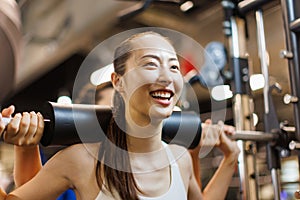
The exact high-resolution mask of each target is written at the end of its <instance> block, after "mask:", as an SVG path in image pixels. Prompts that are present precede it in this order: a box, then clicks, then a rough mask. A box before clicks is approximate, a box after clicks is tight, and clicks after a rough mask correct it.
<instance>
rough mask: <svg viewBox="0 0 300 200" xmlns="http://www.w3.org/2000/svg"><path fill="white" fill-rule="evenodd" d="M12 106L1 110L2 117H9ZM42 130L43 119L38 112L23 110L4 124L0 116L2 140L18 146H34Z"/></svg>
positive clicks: (12, 110)
mask: <svg viewBox="0 0 300 200" xmlns="http://www.w3.org/2000/svg"><path fill="white" fill-rule="evenodd" d="M14 111H15V107H14V106H9V107H8V108H5V109H3V110H2V113H1V114H2V116H3V117H11V116H12V114H13V113H14ZM43 130H44V119H43V116H42V115H41V114H40V113H35V112H33V111H32V112H30V113H28V112H23V113H22V114H21V113H17V114H15V116H14V117H13V118H12V119H11V121H10V123H9V124H7V125H6V126H5V125H4V123H3V122H2V117H1V116H0V136H1V137H2V138H3V140H4V142H6V143H9V144H14V145H18V146H35V145H37V144H38V143H39V142H40V139H41V137H42V134H43Z"/></svg>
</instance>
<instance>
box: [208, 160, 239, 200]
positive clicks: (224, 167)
mask: <svg viewBox="0 0 300 200" xmlns="http://www.w3.org/2000/svg"><path fill="white" fill-rule="evenodd" d="M236 168H237V156H235V155H232V156H228V157H224V158H223V160H222V162H221V164H220V166H219V167H218V169H217V171H216V172H215V174H214V176H213V177H212V179H211V180H210V181H209V183H208V184H207V186H206V187H205V189H204V191H203V197H204V199H207V200H213V199H216V200H220V199H225V196H226V194H227V191H228V188H229V185H230V183H231V180H232V176H233V174H234V172H235V171H236Z"/></svg>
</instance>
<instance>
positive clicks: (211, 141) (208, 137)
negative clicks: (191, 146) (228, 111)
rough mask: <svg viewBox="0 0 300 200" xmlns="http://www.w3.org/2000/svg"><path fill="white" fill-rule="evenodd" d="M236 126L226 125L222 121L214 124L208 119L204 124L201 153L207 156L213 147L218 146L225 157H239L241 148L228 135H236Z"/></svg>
mask: <svg viewBox="0 0 300 200" xmlns="http://www.w3.org/2000/svg"><path fill="white" fill-rule="evenodd" d="M234 134H235V127H233V126H230V125H226V124H224V123H223V122H222V121H219V122H218V124H212V122H211V120H210V119H208V120H206V121H205V123H204V124H202V136H201V142H200V146H201V148H200V155H199V156H201V157H202V156H205V155H206V154H207V152H208V151H210V150H211V149H212V148H213V147H215V146H216V147H218V148H219V149H220V150H221V151H222V152H223V154H224V156H225V157H228V156H230V157H232V158H234V159H237V158H238V155H239V153H240V149H239V148H238V146H237V143H236V141H233V140H231V139H230V138H229V137H227V135H234Z"/></svg>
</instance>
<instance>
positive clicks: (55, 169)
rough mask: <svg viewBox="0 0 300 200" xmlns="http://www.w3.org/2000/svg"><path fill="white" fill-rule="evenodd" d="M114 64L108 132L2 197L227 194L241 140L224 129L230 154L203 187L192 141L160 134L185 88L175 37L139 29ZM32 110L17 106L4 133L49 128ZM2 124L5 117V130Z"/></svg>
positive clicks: (130, 199) (195, 197) (132, 199)
mask: <svg viewBox="0 0 300 200" xmlns="http://www.w3.org/2000/svg"><path fill="white" fill-rule="evenodd" d="M113 64H114V72H113V73H112V75H111V81H112V84H113V87H114V89H115V92H114V98H113V109H112V110H113V116H112V118H111V119H110V124H109V127H108V129H107V135H106V136H107V138H106V140H105V141H103V142H102V143H92V144H76V145H73V146H70V147H68V148H66V149H64V150H62V151H61V152H59V153H57V154H56V155H55V156H54V157H53V158H52V159H51V160H49V161H48V162H47V163H46V165H45V166H44V167H43V168H42V169H41V170H40V172H39V173H38V174H37V175H36V176H35V177H34V178H32V179H31V180H30V181H29V182H28V183H26V184H24V185H23V186H21V187H19V188H17V189H16V190H14V191H13V192H12V193H11V194H9V195H8V196H6V195H5V194H2V196H3V197H2V199H14V198H18V199H55V198H56V197H57V196H58V195H59V194H60V193H62V192H63V191H65V190H66V189H68V188H71V189H73V190H74V191H75V193H76V197H77V198H78V199H97V200H102V199H123V200H125V199H126V200H136V199H140V200H143V199H148V200H149V199H156V200H163V199H180V200H184V199H190V200H199V199H202V196H204V197H205V198H208V199H215V198H216V196H215V194H214V193H215V192H214V190H215V189H216V188H218V189H219V192H218V197H217V199H219V198H222V197H224V196H225V194H226V191H227V189H228V186H229V183H230V180H231V177H232V174H233V173H234V166H235V165H236V163H237V157H238V153H239V150H238V147H237V145H236V143H235V142H233V141H231V140H229V139H228V138H226V137H224V134H220V144H219V146H220V148H221V150H222V151H223V152H224V159H223V162H222V163H221V165H220V167H219V170H218V172H217V173H216V177H215V178H213V179H212V181H211V183H210V186H208V187H207V188H206V189H205V191H204V195H202V192H201V190H200V188H199V187H198V184H197V182H196V179H195V176H194V173H193V165H192V159H191V157H190V154H189V152H188V151H187V149H185V148H184V147H182V146H179V145H175V144H169V145H167V144H166V143H164V142H162V140H161V138H162V126H163V120H164V119H166V118H168V117H169V116H170V115H171V114H172V112H173V109H174V106H175V105H176V103H177V101H178V99H179V97H180V95H181V92H182V89H183V77H182V75H181V73H180V67H179V62H178V58H177V54H176V52H175V50H174V48H173V46H172V44H171V43H170V41H169V39H167V38H165V37H163V36H162V35H161V34H158V33H156V32H153V31H146V32H142V33H137V34H135V35H133V36H131V37H129V38H128V39H126V40H125V41H124V42H122V43H121V44H120V45H119V46H118V47H117V48H116V51H115V54H114V62H113ZM30 115H31V116H32V117H29V114H28V113H27V114H26V113H24V114H23V117H22V115H21V114H17V115H16V116H15V117H14V118H13V119H12V122H11V124H9V125H8V126H7V132H5V134H6V135H7V134H14V135H16V134H18V133H19V132H21V133H26V134H25V135H26V136H27V137H29V136H31V135H34V134H35V132H36V131H40V130H41V129H43V128H44V124H43V123H42V116H41V115H40V114H37V115H35V114H34V113H30ZM21 121H22V123H20V122H21ZM37 126H38V127H37ZM4 129H5V127H4V126H3V125H2V123H1V126H0V133H2V132H3V131H4ZM95 134H97V133H96V132H95ZM0 199H1V198H0Z"/></svg>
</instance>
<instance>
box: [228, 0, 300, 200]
mask: <svg viewBox="0 0 300 200" xmlns="http://www.w3.org/2000/svg"><path fill="white" fill-rule="evenodd" d="M270 2H272V0H244V1H227V0H224V1H222V6H223V8H224V15H225V17H224V18H225V20H224V23H223V26H224V34H225V36H226V37H227V38H228V43H229V48H230V53H231V54H230V56H231V58H230V61H231V62H230V67H231V71H232V74H233V78H232V80H231V86H232V89H233V93H234V97H233V100H232V101H233V112H234V120H235V126H236V128H237V130H247V129H249V128H250V130H251V129H252V127H251V122H250V121H251V120H249V119H251V114H252V111H251V110H250V109H249V108H251V107H252V105H251V104H252V103H253V102H252V99H251V93H250V90H249V75H248V71H249V70H248V64H247V63H248V61H247V57H246V56H245V40H246V32H245V27H246V25H245V23H246V22H245V15H246V14H247V13H250V12H254V13H255V21H256V30H257V44H258V56H259V59H260V64H261V72H262V74H263V76H264V80H265V86H264V89H263V98H264V133H261V134H260V136H258V137H262V136H266V135H268V136H270V138H267V137H263V138H264V139H263V138H260V139H259V138H258V137H255V134H254V133H257V131H254V132H249V134H248V135H245V136H244V137H239V136H236V139H237V140H238V143H239V144H240V146H241V150H242V152H241V155H240V160H239V161H240V162H239V173H240V182H241V190H240V192H241V199H258V198H259V196H258V184H257V178H258V175H257V173H256V171H255V149H254V148H255V143H248V142H249V139H251V138H252V139H251V141H254V142H256V141H263V140H264V141H265V142H267V164H268V168H269V170H270V172H271V177H272V183H273V186H274V199H276V200H279V199H280V192H281V188H280V180H279V170H280V167H281V166H280V158H281V157H288V156H289V155H290V151H291V150H293V149H295V147H298V146H299V143H298V142H295V141H294V139H296V140H299V123H300V121H299V120H300V119H299V114H300V113H299V112H300V109H299V103H298V97H299V94H300V93H299V90H300V87H299V86H300V76H299V69H300V68H299V53H298V50H299V38H298V35H299V34H298V33H299V30H300V28H299V27H300V19H299V18H298V19H297V17H299V16H300V15H299V12H300V9H299V5H300V4H299V2H298V5H296V2H297V1H292V0H282V1H281V7H282V16H283V19H284V30H285V36H286V47H287V50H285V51H282V52H281V56H282V58H286V59H288V65H289V75H290V80H291V83H290V84H291V88H292V94H286V95H285V96H284V102H285V103H293V104H294V121H295V127H287V126H285V125H284V124H283V123H279V122H278V118H277V115H276V111H275V106H274V104H273V100H272V95H271V93H272V90H273V89H276V90H277V91H278V92H280V91H281V88H280V86H279V85H278V84H274V85H269V74H268V67H269V66H268V60H267V48H266V41H265V32H264V21H263V9H262V7H263V6H264V5H265V4H267V3H270ZM273 2H274V1H273ZM297 8H298V9H297ZM291 132H294V134H289V133H291ZM250 137H251V138H250ZM247 145H248V146H247ZM249 145H250V146H249ZM249 147H250V148H249ZM253 147H254V148H253ZM249 150H251V151H249ZM253 174H255V176H254V178H253V176H251V175H253ZM251 177H252V178H251Z"/></svg>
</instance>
